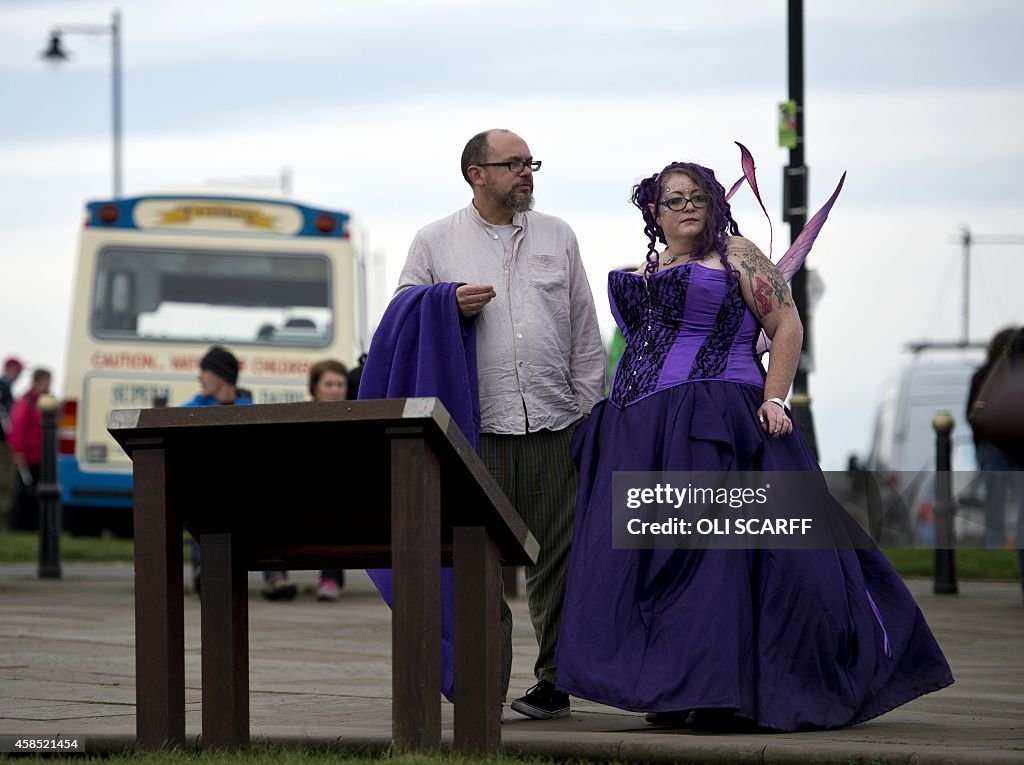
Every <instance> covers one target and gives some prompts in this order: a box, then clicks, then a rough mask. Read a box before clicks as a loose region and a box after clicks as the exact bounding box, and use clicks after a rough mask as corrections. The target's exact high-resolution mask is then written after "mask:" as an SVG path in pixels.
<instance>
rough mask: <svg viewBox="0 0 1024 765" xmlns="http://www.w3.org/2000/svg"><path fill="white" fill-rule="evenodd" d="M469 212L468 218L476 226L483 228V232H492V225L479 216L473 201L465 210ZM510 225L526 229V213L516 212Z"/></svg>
mask: <svg viewBox="0 0 1024 765" xmlns="http://www.w3.org/2000/svg"><path fill="white" fill-rule="evenodd" d="M466 210H467V211H468V212H469V217H470V219H471V220H473V221H474V222H475V223H476V224H477V225H478V226H480V227H481V228H483V229H484V230H485V231H491V232H493V231H494V224H493V223H488V222H487V221H485V220H484V217H483V216H482V215H481V214H480V211H479V210H477V209H476V205H475V204H473V200H470V201H469V206H468V207H467V208H466ZM512 225H513V226H518V227H519V228H526V213H524V212H517V213H515V214H514V215H513V216H512Z"/></svg>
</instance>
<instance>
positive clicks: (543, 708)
mask: <svg viewBox="0 0 1024 765" xmlns="http://www.w3.org/2000/svg"><path fill="white" fill-rule="evenodd" d="M512 708H513V709H514V710H515V711H517V712H519V714H522V715H526V716H527V717H532V718H533V719H535V720H552V719H554V718H556V717H568V716H569V694H567V693H562V692H561V691H559V690H556V689H555V686H553V685H552V684H551V683H549V682H548V681H547V680H541V681H540V682H539V683H537V684H536V685H535V686H533V687H532V688H531V689H530V690H528V691H527V692H526V695H525V696H521V697H520V698H518V699H516V700H515V701H513V702H512Z"/></svg>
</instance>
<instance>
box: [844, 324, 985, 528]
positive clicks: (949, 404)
mask: <svg viewBox="0 0 1024 765" xmlns="http://www.w3.org/2000/svg"><path fill="white" fill-rule="evenodd" d="M915 349H916V353H915V357H914V360H913V361H911V362H910V363H909V364H907V365H906V366H905V367H904V368H903V370H902V371H901V372H900V373H899V374H898V375H897V376H896V377H895V378H893V379H892V380H890V381H888V382H887V383H886V385H885V387H884V389H883V391H882V396H881V400H880V402H879V405H878V412H877V415H876V417H875V430H874V436H873V438H872V442H871V450H870V452H869V454H868V457H867V460H866V463H865V464H864V466H863V467H864V468H865V469H866V470H867V471H869V472H870V473H874V474H875V478H877V479H879V480H880V482H881V483H882V484H883V487H884V488H885V492H884V494H885V497H887V499H885V498H883V500H882V505H883V508H884V512H885V518H884V519H883V520H882V525H883V526H884V528H885V530H886V531H887V532H888V539H886V538H885V536H884V535H883V538H882V540H880V541H881V542H882V543H883V544H885V543H896V544H903V543H909V542H911V541H912V542H913V543H914V544H918V545H928V544H931V542H932V540H933V539H934V518H933V513H934V501H935V500H934V486H933V478H934V472H935V458H936V434H935V430H934V428H933V426H932V420H933V418H934V417H935V415H936V413H938V412H949V413H950V414H951V415H952V416H953V421H954V426H953V432H952V434H951V440H952V454H951V469H952V471H953V473H954V481H955V484H954V487H953V491H954V494H955V495H957V496H960V497H961V499H962V502H961V504H962V505H965V506H967V507H970V506H971V505H972V504H976V501H975V500H973V499H972V497H973V496H974V489H975V487H974V485H973V482H972V479H973V476H974V474H975V473H976V471H977V469H978V465H977V461H976V459H975V454H974V440H973V437H972V434H971V426H970V424H969V423H968V422H967V416H966V409H967V397H968V394H969V392H970V382H971V377H972V375H973V374H974V371H975V370H976V369H977V368H978V367H979V366H981V364H982V363H983V362H984V359H985V348H984V345H967V346H961V345H957V346H953V347H946V346H938V347H936V346H931V345H924V344H922V346H916V347H915Z"/></svg>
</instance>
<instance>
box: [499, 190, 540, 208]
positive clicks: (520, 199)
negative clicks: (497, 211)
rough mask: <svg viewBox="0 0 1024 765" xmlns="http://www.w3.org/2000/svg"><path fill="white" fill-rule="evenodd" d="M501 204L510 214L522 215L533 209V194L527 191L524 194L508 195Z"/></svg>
mask: <svg viewBox="0 0 1024 765" xmlns="http://www.w3.org/2000/svg"><path fill="white" fill-rule="evenodd" d="M502 202H503V203H504V205H505V207H507V208H509V209H510V210H512V212H517V213H524V212H527V211H528V210H532V209H533V193H532V192H529V191H527V192H526V193H525V194H514V193H513V194H509V195H507V196H506V197H505V198H504V199H503V200H502Z"/></svg>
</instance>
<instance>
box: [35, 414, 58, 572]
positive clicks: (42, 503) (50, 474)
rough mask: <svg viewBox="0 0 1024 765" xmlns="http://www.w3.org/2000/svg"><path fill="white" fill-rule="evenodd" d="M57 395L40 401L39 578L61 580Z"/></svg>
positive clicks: (37, 495) (37, 493)
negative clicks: (41, 460) (41, 436)
mask: <svg viewBox="0 0 1024 765" xmlns="http://www.w3.org/2000/svg"><path fill="white" fill-rule="evenodd" d="M58 406H59V402H58V401H57V399H55V398H54V397H53V396H42V397H41V398H40V399H39V412H40V413H41V414H42V416H43V464H42V465H40V466H39V485H38V486H37V487H36V498H37V499H38V501H39V577H40V578H50V579H60V577H61V570H60V532H61V528H60V508H59V500H60V486H59V485H58V483H57V408H58Z"/></svg>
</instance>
